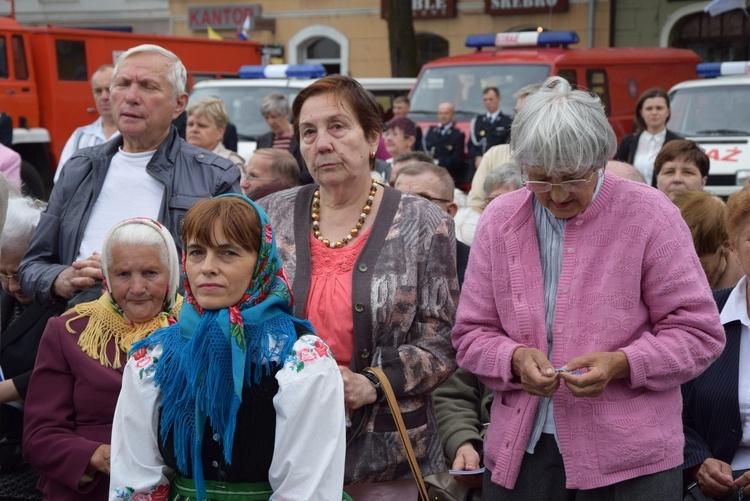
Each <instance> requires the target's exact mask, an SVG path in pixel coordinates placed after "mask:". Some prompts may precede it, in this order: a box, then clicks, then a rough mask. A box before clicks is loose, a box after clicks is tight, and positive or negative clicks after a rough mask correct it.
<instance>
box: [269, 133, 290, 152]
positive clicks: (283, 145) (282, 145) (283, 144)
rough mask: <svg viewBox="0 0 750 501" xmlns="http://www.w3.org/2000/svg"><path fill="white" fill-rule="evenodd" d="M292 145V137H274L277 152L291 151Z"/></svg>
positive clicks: (274, 146)
mask: <svg viewBox="0 0 750 501" xmlns="http://www.w3.org/2000/svg"><path fill="white" fill-rule="evenodd" d="M291 143H292V137H291V136H273V146H272V148H276V149H277V150H284V151H289V146H290V145H291Z"/></svg>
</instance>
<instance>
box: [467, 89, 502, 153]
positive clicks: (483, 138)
mask: <svg viewBox="0 0 750 501" xmlns="http://www.w3.org/2000/svg"><path fill="white" fill-rule="evenodd" d="M482 100H483V101H484V107H485V109H486V110H487V113H486V114H484V115H477V116H476V117H474V118H473V119H472V120H471V126H470V128H469V133H470V135H471V136H470V138H469V139H470V140H469V144H468V149H469V161H470V164H471V165H473V166H474V167H476V166H478V165H479V162H480V161H481V160H482V155H484V152H486V151H487V150H489V149H490V148H491V147H493V146H497V145H498V144H505V143H507V142H508V140H509V139H510V124H511V122H512V120H511V118H510V117H509V116H507V115H504V114H503V113H502V112H501V111H500V91H499V90H498V89H497V87H487V88H486V89H484V92H482Z"/></svg>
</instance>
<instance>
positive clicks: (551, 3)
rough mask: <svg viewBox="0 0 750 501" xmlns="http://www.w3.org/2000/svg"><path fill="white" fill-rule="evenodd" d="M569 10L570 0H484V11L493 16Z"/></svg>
mask: <svg viewBox="0 0 750 501" xmlns="http://www.w3.org/2000/svg"><path fill="white" fill-rule="evenodd" d="M567 11H568V0H484V13H485V14H490V15H492V16H503V15H505V16H507V15H510V14H546V13H548V12H567Z"/></svg>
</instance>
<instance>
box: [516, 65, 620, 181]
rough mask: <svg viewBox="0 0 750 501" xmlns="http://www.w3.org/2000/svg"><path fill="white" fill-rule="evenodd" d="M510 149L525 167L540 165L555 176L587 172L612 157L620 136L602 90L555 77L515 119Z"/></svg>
mask: <svg viewBox="0 0 750 501" xmlns="http://www.w3.org/2000/svg"><path fill="white" fill-rule="evenodd" d="M510 149H511V155H512V156H513V159H514V160H515V162H516V164H517V165H518V166H519V167H520V168H521V170H524V169H528V168H530V167H540V168H542V169H544V171H545V172H546V173H547V176H549V177H551V178H557V179H560V178H562V177H567V176H571V177H583V176H584V175H585V174H586V173H587V172H590V171H592V170H594V169H598V168H600V167H604V166H605V165H606V163H607V161H609V160H611V159H612V157H613V156H614V154H615V151H616V149H617V139H616V137H615V133H614V131H613V130H612V126H610V125H609V122H608V121H607V117H606V115H605V113H604V105H603V104H602V101H601V99H599V97H598V96H597V95H595V94H592V93H590V92H585V91H581V90H572V89H571V87H570V84H569V83H568V82H567V81H566V80H565V79H563V78H561V77H551V78H548V79H547V80H546V81H545V82H544V84H542V87H541V88H540V89H539V90H538V91H536V92H533V93H532V94H531V95H529V97H528V98H527V99H526V102H525V103H524V105H523V107H521V109H520V110H519V111H518V114H517V115H516V117H515V118H514V120H513V125H512V127H511V135H510Z"/></svg>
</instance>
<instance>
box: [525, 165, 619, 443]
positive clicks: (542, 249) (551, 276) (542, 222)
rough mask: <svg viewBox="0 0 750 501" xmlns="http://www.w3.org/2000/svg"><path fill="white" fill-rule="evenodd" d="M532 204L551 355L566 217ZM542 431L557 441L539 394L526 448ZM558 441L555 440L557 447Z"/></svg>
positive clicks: (549, 410) (548, 401) (548, 404)
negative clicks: (562, 217) (557, 216)
mask: <svg viewBox="0 0 750 501" xmlns="http://www.w3.org/2000/svg"><path fill="white" fill-rule="evenodd" d="M603 182H604V175H603V172H602V171H601V170H599V178H598V179H597V181H596V188H595V189H594V195H593V197H591V202H592V203H593V202H594V199H596V195H597V194H598V193H599V190H600V189H601V187H602V183H603ZM533 204H534V224H535V226H536V236H537V240H538V241H539V259H540V261H541V264H542V277H543V278H544V320H545V326H546V328H547V343H548V345H549V350H548V351H547V358H548V359H549V358H551V356H552V341H553V338H552V326H553V324H554V321H555V304H556V301H557V286H558V284H559V283H560V273H561V271H562V254H563V253H562V246H563V240H564V238H565V225H566V224H567V223H568V220H567V219H558V218H556V217H555V216H554V215H553V214H552V212H550V211H549V210H548V209H547V208H546V207H544V206H543V205H542V204H540V203H539V201H538V200H537V198H536V197H534V198H533ZM542 433H550V434H553V435H554V436H555V440H556V441H557V440H558V439H557V428H556V427H555V416H554V413H553V405H552V398H542V399H540V400H539V407H537V409H536V415H535V416H534V428H533V429H532V430H531V435H530V436H529V441H528V443H527V444H526V452H528V453H529V454H533V453H534V448H535V447H536V443H537V442H538V441H539V437H540V436H541V435H542ZM559 445H560V442H559V441H558V447H559Z"/></svg>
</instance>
